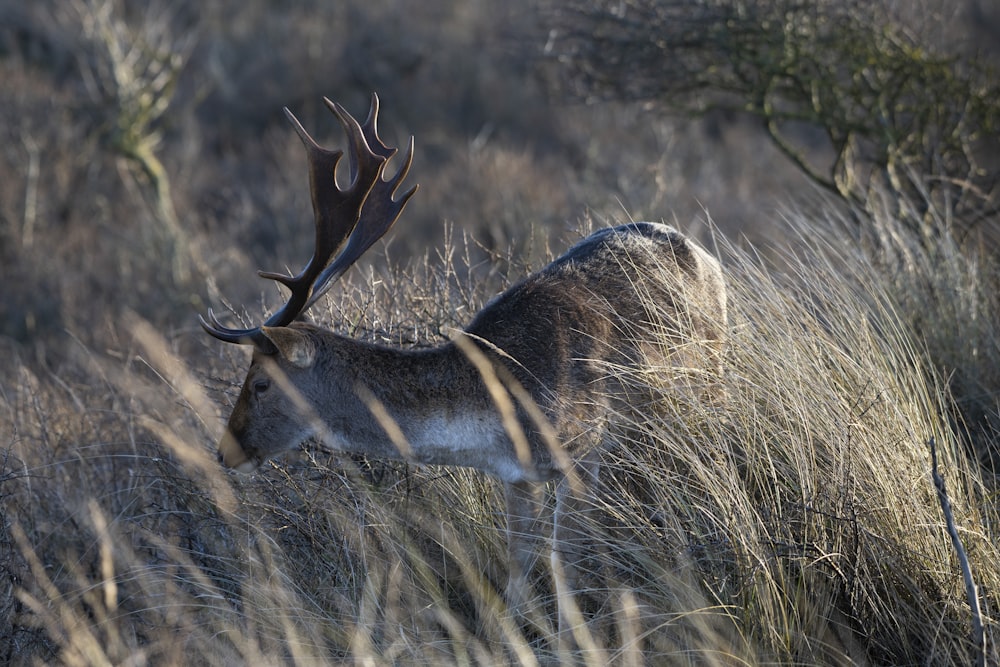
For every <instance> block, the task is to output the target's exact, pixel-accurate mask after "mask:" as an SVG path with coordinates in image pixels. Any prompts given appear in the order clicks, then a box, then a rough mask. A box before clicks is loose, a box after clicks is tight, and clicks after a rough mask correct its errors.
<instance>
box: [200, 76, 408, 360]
mask: <svg viewBox="0 0 1000 667" xmlns="http://www.w3.org/2000/svg"><path fill="white" fill-rule="evenodd" d="M323 101H324V102H325V103H326V105H327V107H328V108H329V109H330V110H331V111H332V112H333V113H334V115H336V116H337V119H338V120H339V121H340V123H341V125H343V127H344V131H345V133H346V134H347V138H348V155H349V159H350V167H351V168H350V172H351V173H350V176H351V179H350V183H349V184H348V185H347V186H346V187H345V188H341V187H340V186H338V184H337V166H338V164H339V163H340V160H341V158H342V157H343V155H344V153H343V151H340V150H330V149H326V148H323V147H322V146H320V145H319V144H318V143H316V141H315V140H314V139H313V138H312V137H311V136H310V135H309V133H308V132H306V130H305V128H304V127H303V126H302V124H301V123H300V122H299V121H298V119H297V118H296V117H295V116H294V114H292V112H291V111H289V110H288V109H287V108H286V109H285V115H286V116H287V117H288V120H289V121H290V122H291V124H292V127H293V128H294V129H295V132H296V133H297V134H298V135H299V138H300V139H301V140H302V144H303V145H304V146H305V148H306V156H307V158H308V160H309V188H310V192H311V193H312V206H313V214H314V215H315V228H316V243H315V249H314V251H313V256H312V257H311V258H310V260H309V263H308V264H307V265H306V266H305V268H303V269H302V271H301V272H299V274H298V275H295V276H288V275H285V274H282V273H271V272H264V271H259V272H258V273H259V275H260V276H261V277H264V278H268V279H270V280H275V281H277V282H280V283H281V284H283V285H285V287H287V288H288V289H289V291H290V295H289V297H288V301H287V302H286V303H285V305H283V306H282V307H281V308H280V309H279V310H278V311H277V312H275V313H274V314H273V315H271V317H269V318H268V319H267V321H265V322H264V324H263V326H269V327H279V326H286V325H288V324H291V323H292V322H293V321H294V320H295V318H296V317H298V316H299V314H301V313H302V312H303V311H304V310H306V309H307V308H309V306H311V305H312V304H313V303H315V301H316V300H317V299H318V298H319V296H321V295H322V294H323V293H325V292H326V291H327V290H328V289H329V286H330V285H331V284H332V283H333V281H334V280H336V279H337V278H339V277H340V276H341V275H343V273H344V272H345V271H346V270H347V269H348V268H349V267H350V266H351V265H352V264H353V263H354V262H355V261H357V259H358V258H359V257H360V256H361V255H362V254H363V253H364V252H365V250H367V249H368V248H369V247H371V245H372V244H373V243H374V242H375V241H376V240H378V239H379V238H381V237H382V236H383V235H384V234H385V233H386V232H387V231H388V230H389V228H390V227H392V225H393V223H395V221H396V219H397V218H398V217H399V215H400V213H401V212H402V210H403V207H404V206H405V205H406V202H407V201H408V200H409V198H410V196H412V195H413V193H414V192H415V191H416V189H417V188H416V186H414V187H413V188H412V189H410V191H408V192H407V193H405V194H404V195H403V196H402V197H400V199H398V200H394V199H393V197H394V196H395V193H396V190H397V189H398V188H399V185H400V183H401V182H402V180H403V179H404V178H405V177H406V174H407V172H408V171H409V168H410V163H411V162H412V160H413V138H412V137H411V138H410V144H409V148H408V150H407V156H406V158H405V160H404V164H403V166H402V167H401V168H400V169H399V171H398V172H397V173H396V174H395V176H393V177H392V178H391V179H389V180H388V181H386V180H384V179H383V172H384V170H385V165H386V162H387V161H388V160H389V158H391V157H392V156H393V155H395V154H396V152H397V151H396V149H395V148H390V147H388V146H386V145H385V144H384V143H382V140H381V139H380V138H379V137H378V131H377V127H376V126H377V122H378V106H379V101H378V96H377V95H372V102H371V108H370V110H369V112H368V117H367V119H366V120H365V122H364V124H363V125H361V124H359V123H358V121H357V120H355V119H354V117H353V116H351V114H349V113H348V112H347V110H346V109H344V107H342V106H341V105H339V104H335V103H333V102H331V101H330V100H328V99H326V98H323ZM199 320H200V321H201V325H202V327H203V328H204V329H205V331H207V332H208V333H209V334H211V335H212V336H214V337H216V338H218V339H220V340H223V341H226V342H232V343H244V344H245V343H251V344H254V345H256V346H258V347H260V348H263V349H272V346H271V345H270V344H269V341H268V340H267V338H266V336H264V335H263V332H262V328H261V327H255V328H252V329H230V328H228V327H225V326H223V325H222V324H221V323H220V322H219V320H218V319H217V318H216V317H215V314H214V313H212V311H211V310H209V312H208V320H207V321H206V320H205V319H204V318H199Z"/></svg>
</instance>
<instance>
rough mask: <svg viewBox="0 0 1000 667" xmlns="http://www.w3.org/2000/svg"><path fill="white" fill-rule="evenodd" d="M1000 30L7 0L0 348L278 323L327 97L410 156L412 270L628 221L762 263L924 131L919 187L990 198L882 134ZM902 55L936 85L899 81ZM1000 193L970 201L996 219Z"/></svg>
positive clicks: (445, 5)
mask: <svg viewBox="0 0 1000 667" xmlns="http://www.w3.org/2000/svg"><path fill="white" fill-rule="evenodd" d="M998 35H1000V10H998V8H997V6H996V3H994V2H984V1H982V0H978V1H977V0H962V1H961V2H945V1H933V0H919V1H914V2H895V1H894V0H884V1H883V2H878V3H867V2H854V1H852V0H837V1H833V0H815V1H814V2H805V3H803V2H797V1H792V0H767V1H761V2H728V1H727V2H720V1H715V2H696V1H694V0H670V1H664V2H651V1H649V0H645V1H642V2H627V1H622V2H611V3H602V2H545V1H539V0H534V1H529V0H520V1H516V2H505V3H496V2H467V1H456V0H429V1H428V2H424V3H421V4H420V5H419V6H416V5H413V4H411V3H404V2H398V1H394V0H364V1H363V2H362V1H344V2H324V1H319V0H314V1H307V2H293V3H283V2H282V3H279V2H269V1H267V0H250V1H246V0H241V1H240V2H235V1H230V0H223V1H220V2H213V3H201V2H194V1H185V0H175V1H171V2H157V1H155V0H154V1H151V2H125V1H124V0H59V1H41V2H32V3H24V2H18V1H14V0H6V1H5V2H2V3H0V99H2V100H3V104H2V105H0V115H2V123H0V131H2V132H3V141H2V144H0V261H2V272H3V273H2V275H3V284H4V289H3V292H2V294H0V340H2V341H3V344H4V345H5V346H13V348H14V349H16V350H18V351H19V353H20V354H21V355H23V356H24V358H25V360H26V361H27V362H28V363H29V364H34V363H36V362H38V363H41V364H43V365H45V364H56V365H58V363H59V362H60V360H61V358H62V357H63V356H64V355H65V354H66V353H67V349H69V348H70V347H72V346H71V345H68V343H67V338H66V336H67V335H70V336H71V337H73V338H76V339H78V340H79V341H81V342H83V343H84V344H86V345H88V346H93V347H94V348H95V349H98V350H99V349H102V348H105V347H108V346H111V347H113V346H114V342H113V341H114V340H115V338H116V332H115V327H114V322H115V321H116V320H117V319H118V317H119V314H120V313H121V312H123V311H124V310H125V309H131V310H134V311H136V312H138V313H139V314H140V315H141V316H142V317H144V318H147V319H148V320H150V321H151V322H153V323H154V324H155V325H156V326H158V327H160V328H161V329H162V330H165V331H175V332H186V331H191V332H193V333H198V332H197V331H196V329H197V327H196V317H195V316H196V313H198V312H203V311H204V309H205V307H206V306H207V305H210V304H212V303H215V302H216V301H217V300H218V299H219V298H220V295H225V297H226V298H227V299H230V300H232V302H234V303H236V304H251V305H252V304H254V303H255V302H258V301H259V299H260V296H261V293H262V290H263V289H264V286H263V284H262V283H261V281H259V280H258V279H256V277H255V275H254V271H255V270H256V269H258V268H267V269H271V270H273V269H277V268H280V267H283V266H287V267H290V268H293V269H296V270H297V269H298V267H299V266H300V265H301V264H302V263H303V262H304V261H305V258H306V257H307V256H308V253H309V251H310V244H311V242H312V230H311V224H312V223H311V212H310V207H309V193H308V187H307V179H306V174H305V164H304V156H303V152H302V150H301V147H300V144H299V142H298V140H297V139H296V138H295V136H294V134H293V132H292V130H291V128H290V127H289V125H288V123H287V122H286V121H285V118H284V115H283V114H282V112H281V108H282V107H283V106H288V107H289V108H290V109H291V110H292V111H293V112H294V113H295V114H296V115H297V116H298V117H299V118H300V119H301V120H302V122H303V123H304V125H305V126H306V127H307V128H308V129H309V131H310V132H312V133H313V134H314V136H316V137H317V138H318V139H320V140H321V141H322V142H326V143H328V144H330V145H339V143H340V142H341V139H342V138H341V132H340V129H339V127H338V125H337V123H336V121H335V120H334V118H332V116H331V115H330V114H329V113H328V112H327V110H326V109H325V108H324V106H323V105H322V103H321V96H324V95H325V96H327V97H329V98H331V99H333V100H335V101H339V102H341V103H342V104H344V105H345V106H346V107H347V108H348V109H349V110H351V111H352V112H353V113H354V114H355V115H359V116H361V115H363V114H364V113H365V111H366V109H367V105H368V99H369V96H370V95H371V93H372V92H377V93H378V94H379V95H380V97H381V99H382V114H381V124H380V127H381V131H382V133H383V135H384V136H385V137H386V140H387V141H388V142H389V143H396V144H401V143H402V142H404V141H405V140H406V138H407V137H408V136H409V135H411V134H412V135H414V136H415V137H416V157H415V160H414V166H413V169H412V171H411V176H410V182H416V183H419V184H420V185H421V190H420V193H419V194H418V196H417V197H416V198H415V199H414V200H413V201H412V203H411V204H410V206H409V208H408V210H407V212H406V214H405V215H404V217H403V220H402V222H401V224H399V225H398V226H397V228H396V229H395V230H394V231H393V232H392V233H391V234H390V235H389V236H388V237H387V242H388V248H389V250H388V252H389V254H390V256H391V257H393V258H394V259H395V260H397V261H405V259H406V258H407V257H410V256H413V255H418V256H419V255H424V254H427V253H433V250H434V249H436V248H438V247H440V246H441V244H442V240H443V238H444V236H445V233H446V229H447V224H448V223H450V224H452V225H453V228H452V229H453V231H456V232H459V233H466V232H467V233H469V234H471V235H472V237H473V238H475V239H476V241H477V242H478V243H479V244H481V245H482V247H483V248H484V249H486V250H493V249H508V248H511V249H512V253H513V254H514V255H515V256H518V257H522V258H523V261H524V262H525V264H527V265H535V266H537V265H538V264H540V263H541V262H542V261H543V260H544V255H545V254H546V253H547V252H548V250H547V249H548V247H549V246H548V243H549V241H555V243H554V245H553V246H552V247H553V248H554V249H556V250H558V249H560V248H562V247H563V246H564V244H565V243H567V242H569V241H572V240H573V239H574V238H576V236H577V234H578V232H577V230H578V229H580V228H581V227H585V226H587V225H589V224H597V225H602V224H605V223H608V222H614V221H621V220H627V219H629V218H634V219H650V220H666V221H667V222H671V223H673V224H675V225H677V226H678V227H679V228H681V229H682V230H684V231H686V232H688V233H690V234H692V235H694V236H696V237H700V238H701V239H702V240H703V241H705V240H708V237H709V236H710V234H711V233H713V232H714V230H718V232H719V233H721V234H724V235H725V236H726V237H728V238H730V239H733V240H736V242H737V243H739V242H741V241H740V240H741V239H744V238H745V239H748V240H750V241H751V242H753V243H755V244H757V245H759V246H760V247H761V248H762V252H765V253H766V252H768V248H773V247H781V246H785V245H787V244H788V243H789V242H790V240H789V239H787V238H785V232H784V225H783V224H782V221H783V218H784V217H785V215H786V214H787V212H788V211H789V210H793V209H794V210H796V211H808V210H809V207H810V205H811V204H815V202H816V201H818V200H820V199H823V200H824V202H825V203H824V205H829V200H830V195H831V194H832V196H833V199H835V200H843V201H845V202H848V203H856V202H857V201H858V200H859V199H863V198H864V196H865V192H866V188H868V187H869V180H870V177H869V174H870V172H871V170H872V165H873V164H874V165H875V168H876V169H878V168H880V167H886V166H889V167H892V166H893V165H892V164H891V163H892V160H893V155H894V154H897V155H904V153H905V157H906V158H907V159H908V160H909V159H910V158H911V157H912V156H911V155H910V154H908V153H906V151H907V150H909V149H912V148H913V146H907V145H904V144H905V136H906V135H907V134H910V135H912V136H913V137H914V143H916V144H918V145H917V150H916V151H913V150H909V153H914V152H915V153H918V155H917V157H916V158H915V159H916V161H917V162H921V164H919V165H918V166H919V167H920V169H919V171H920V173H921V178H923V177H924V175H925V174H924V172H927V171H928V170H930V171H931V172H934V173H933V174H932V175H933V176H934V177H935V178H937V180H936V181H934V182H937V183H940V182H944V181H945V180H946V179H952V181H954V179H956V178H958V176H956V173H955V172H959V171H961V172H962V173H961V175H960V176H961V178H963V179H966V178H968V179H969V180H970V181H971V180H974V179H973V176H974V175H975V174H976V173H979V172H977V171H976V169H979V168H980V165H979V164H978V163H977V164H968V163H969V162H970V161H969V160H965V161H964V162H962V161H961V160H960V162H962V164H961V165H959V166H958V167H955V165H951V164H946V165H945V167H941V166H940V165H941V164H944V163H946V162H947V160H946V159H939V160H937V162H935V156H937V157H940V155H942V154H943V151H942V150H940V143H941V139H940V137H939V136H938V135H940V134H942V132H941V131H940V128H939V127H938V125H933V122H937V121H936V120H935V121H933V122H932V123H931V124H932V125H933V127H932V128H931V129H930V130H928V129H926V128H925V127H923V126H921V127H916V128H915V127H914V123H915V122H916V121H914V120H913V118H918V119H919V116H920V113H922V111H920V110H919V109H918V110H917V111H916V112H915V111H914V110H913V109H912V108H911V107H912V104H911V107H905V104H904V105H903V106H904V108H902V111H901V112H900V114H899V116H898V117H896V118H893V119H891V120H892V122H894V123H896V124H897V125H899V126H900V127H901V128H902V129H901V130H899V134H898V135H897V136H895V137H890V139H888V140H885V139H884V138H881V137H880V136H878V135H880V133H882V132H883V130H882V129H881V128H884V127H885V126H886V123H887V122H888V120H887V119H886V118H884V117H883V118H877V117H876V116H877V115H878V114H877V113H876V111H877V109H878V108H879V106H878V105H879V104H881V103H882V102H884V100H881V99H875V97H878V96H877V95H876V96H875V97H873V96H872V94H871V93H872V91H879V90H890V89H892V87H893V86H897V87H898V88H899V90H897V91H893V92H894V93H898V95H899V99H901V100H903V101H904V102H906V101H907V100H909V101H910V102H911V103H912V100H913V99H914V98H917V99H920V98H921V97H922V96H923V95H924V90H925V89H926V88H927V87H928V86H927V82H928V81H939V80H942V78H944V79H947V76H945V75H944V74H941V73H940V72H937V71H935V70H933V66H936V65H935V63H946V64H948V66H949V67H951V66H952V65H954V64H955V63H956V62H957V63H958V64H959V65H960V66H961V67H965V68H966V69H964V70H961V71H964V72H968V71H969V70H968V67H967V66H968V64H969V63H971V62H976V63H979V62H992V59H993V58H994V57H995V55H996V49H997V44H998V43H1000V40H998ZM900 54H903V55H904V56H905V58H904V60H906V61H907V62H910V61H913V62H916V63H917V65H918V66H919V67H922V68H923V69H921V70H920V71H918V72H916V73H912V72H910V73H904V74H903V75H902V78H901V79H899V80H898V81H897V80H894V79H892V76H893V72H896V73H897V74H898V71H899V68H900V65H899V62H898V61H899V57H900ZM894 58H895V60H893V59H894ZM852 59H854V60H852ZM865 59H867V60H865ZM879 59H882V60H879ZM910 64H912V63H910ZM907 66H909V65H907ZM880 68H881V69H880ZM952 69H954V68H952ZM948 71H952V70H948ZM865 72H868V74H869V75H871V77H872V80H871V81H868V82H867V83H866V86H867V88H865V89H864V90H861V89H858V88H857V85H856V84H858V82H859V81H861V82H862V83H864V81H863V79H864V77H865V76H866V74H865ZM948 76H950V75H948ZM879 77H888V78H882V79H879ZM970 80H973V82H974V83H975V85H980V83H981V82H977V81H976V80H975V78H974V77H972V79H970ZM963 81H964V79H963ZM960 83H961V82H960ZM994 85H995V82H994ZM810 87H812V90H810V89H809V88H810ZM976 91H978V92H981V91H980V90H979V89H976ZM966 92H967V91H966ZM977 94H978V93H977ZM852 95H856V96H857V97H856V98H852V97H851V96H852ZM934 95H938V96H939V97H940V98H942V99H945V100H947V99H950V97H953V96H955V93H954V91H953V90H952V89H950V88H947V86H942V90H941V91H935V92H934ZM824 96H825V97H824ZM959 97H961V96H960V95H959ZM928 99H931V100H932V101H935V103H936V101H937V100H938V98H936V97H934V96H933V95H929V96H928ZM961 99H964V98H961ZM987 101H989V100H987ZM953 112H955V109H950V108H945V109H943V110H941V109H938V108H934V109H931V111H930V112H929V113H939V114H940V115H941V116H942V117H945V118H947V116H948V114H950V113H953ZM957 112H958V113H979V114H980V116H982V117H983V118H992V119H993V122H994V123H995V122H996V118H995V113H993V112H992V111H991V110H990V109H989V108H988V109H986V110H985V111H982V110H980V111H978V112H977V111H975V110H973V111H972V112H968V111H962V108H961V107H959V108H958V111H957ZM991 114H992V115H991ZM973 120H981V118H980V117H976V118H974V119H973ZM892 129H893V130H895V129H896V128H892ZM945 129H946V130H947V128H945ZM982 129H988V128H980V127H977V130H982ZM866 133H867V134H866ZM935 133H937V134H935ZM972 134H974V133H972V132H966V135H968V136H971V135H972ZM981 134H982V132H980V135H981ZM968 136H963V138H962V140H963V141H964V140H966V139H968ZM981 139H982V137H981V136H979V139H977V140H981ZM935 142H936V143H935ZM928 144H933V145H931V146H929V147H928ZM963 150H964V148H963ZM894 151H895V153H894ZM921 151H923V152H921ZM966 152H968V151H966ZM981 153H982V151H981ZM928 156H929V157H928ZM946 157H947V156H946ZM963 157H968V156H963ZM924 163H927V164H924ZM939 163H940V164H939ZM905 167H906V169H905V170H899V171H897V173H896V176H899V175H900V173H902V174H903V177H904V179H905V178H906V175H907V174H909V173H910V172H909V171H906V170H909V169H911V168H913V167H914V161H913V160H910V161H907V162H905ZM935 169H936V170H937V171H935ZM963 169H964V171H962V170H963ZM949 170H950V171H949ZM889 171H891V169H890V170H889ZM994 173H995V172H992V171H991V172H989V173H988V182H985V183H984V182H976V183H972V184H971V185H970V186H969V187H968V188H965V189H963V192H966V193H967V192H969V191H973V190H975V191H976V192H980V193H984V200H988V201H990V202H992V199H990V197H992V194H993V187H994V186H995V178H994ZM859 174H860V176H859ZM981 180H982V179H981ZM927 182H930V180H929V179H926V178H923V181H922V183H927ZM991 205H992V204H991ZM585 220H589V222H585ZM709 220H711V223H709ZM984 227H985V225H983V224H978V223H977V228H976V230H975V231H976V233H977V234H982V233H983V229H984ZM792 241H794V239H792ZM380 254H381V253H380V252H379V251H377V250H376V251H375V252H373V253H372V255H373V257H374V258H375V260H376V261H377V260H378V256H379V255H380ZM199 335H200V334H199Z"/></svg>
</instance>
